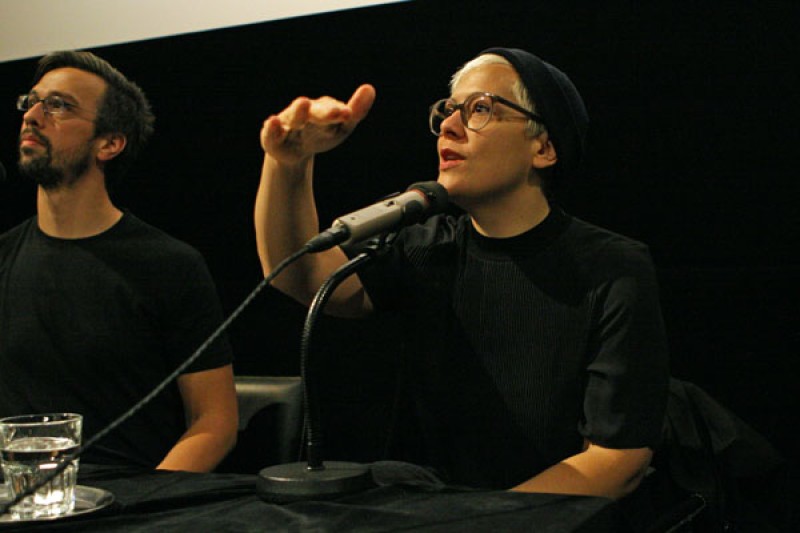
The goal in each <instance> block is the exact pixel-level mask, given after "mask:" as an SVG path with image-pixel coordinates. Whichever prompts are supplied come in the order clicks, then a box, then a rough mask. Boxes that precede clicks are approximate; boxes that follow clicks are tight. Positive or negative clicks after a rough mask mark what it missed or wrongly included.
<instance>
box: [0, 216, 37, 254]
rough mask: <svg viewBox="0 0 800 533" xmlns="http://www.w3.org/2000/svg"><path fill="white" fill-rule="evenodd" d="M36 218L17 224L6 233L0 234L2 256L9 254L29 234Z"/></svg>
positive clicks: (0, 252)
mask: <svg viewBox="0 0 800 533" xmlns="http://www.w3.org/2000/svg"><path fill="white" fill-rule="evenodd" d="M35 221H36V217H31V218H29V219H27V220H24V221H23V222H21V223H19V224H17V225H16V226H14V227H13V228H11V229H9V230H8V231H6V232H4V233H0V254H7V253H9V251H10V250H11V249H12V248H14V247H15V246H16V244H17V243H19V242H20V241H21V240H23V239H24V238H25V236H26V235H27V234H28V232H29V230H30V228H31V224H34V223H35Z"/></svg>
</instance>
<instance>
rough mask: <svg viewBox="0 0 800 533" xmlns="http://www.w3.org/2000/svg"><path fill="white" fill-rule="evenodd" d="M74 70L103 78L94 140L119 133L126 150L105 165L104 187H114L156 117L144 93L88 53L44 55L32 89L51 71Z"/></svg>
mask: <svg viewBox="0 0 800 533" xmlns="http://www.w3.org/2000/svg"><path fill="white" fill-rule="evenodd" d="M59 68H76V69H79V70H83V71H86V72H90V73H92V74H95V75H97V76H99V77H100V78H102V79H103V80H104V81H105V82H106V84H107V88H106V91H105V93H104V94H103V97H102V98H101V100H100V102H99V103H98V109H97V117H96V118H95V121H94V124H95V136H99V135H104V134H106V133H119V134H122V135H124V136H125V139H126V144H125V149H124V150H123V151H122V152H121V153H120V154H119V155H118V156H117V157H115V158H114V159H111V160H110V161H108V162H106V165H105V169H104V170H105V176H106V187H108V188H111V186H112V185H113V184H114V183H116V182H117V181H118V180H119V179H120V178H121V177H122V176H124V174H125V172H126V171H127V170H128V168H129V167H130V165H131V163H133V161H134V160H135V159H136V157H137V156H138V155H139V152H140V151H141V150H142V148H143V147H144V145H145V144H146V143H147V140H148V139H149V138H150V135H152V133H153V124H154V122H155V116H154V115H153V112H152V111H151V109H150V103H149V102H148V101H147V97H146V96H145V94H144V91H142V89H141V88H140V87H139V86H138V85H136V84H135V83H133V82H132V81H130V80H129V79H128V78H126V77H125V75H124V74H122V73H121V72H120V71H118V70H117V69H115V68H114V67H112V66H111V64H109V63H108V62H107V61H106V60H104V59H102V58H100V57H98V56H96V55H94V54H93V53H91V52H85V51H72V50H65V51H60V52H53V53H50V54H47V55H46V56H44V57H42V58H41V59H40V60H39V63H38V65H37V68H36V73H35V74H34V78H33V85H36V84H37V83H38V82H39V80H41V79H42V77H43V76H44V75H45V74H47V73H48V72H50V71H51V70H55V69H59Z"/></svg>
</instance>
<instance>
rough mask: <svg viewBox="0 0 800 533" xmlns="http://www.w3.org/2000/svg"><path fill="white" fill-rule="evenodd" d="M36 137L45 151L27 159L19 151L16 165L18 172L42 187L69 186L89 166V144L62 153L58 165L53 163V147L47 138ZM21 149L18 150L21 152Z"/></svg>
mask: <svg viewBox="0 0 800 533" xmlns="http://www.w3.org/2000/svg"><path fill="white" fill-rule="evenodd" d="M37 139H38V140H39V141H40V142H41V143H42V145H43V147H44V149H45V153H44V154H42V155H34V156H31V157H30V158H29V159H27V160H25V159H23V154H22V153H20V158H19V162H18V164H17V167H18V168H19V172H20V174H22V175H23V176H27V177H28V178H30V179H32V180H33V181H34V182H35V183H36V184H37V185H39V186H40V187H42V188H43V189H50V190H52V189H57V188H58V187H60V186H62V185H66V186H69V185H71V184H73V183H75V181H76V180H77V179H78V177H80V176H82V175H83V174H84V173H85V172H86V170H87V169H88V168H89V161H90V160H91V154H90V153H89V146H88V145H85V146H83V147H81V148H80V149H76V150H74V151H72V152H70V153H67V154H62V155H61V157H60V158H59V159H60V160H61V161H60V163H61V164H60V165H56V164H54V163H53V148H52V145H51V144H50V141H49V139H46V138H44V137H42V136H41V135H37ZM22 150H24V149H21V150H20V151H21V152H22Z"/></svg>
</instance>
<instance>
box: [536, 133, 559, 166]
mask: <svg viewBox="0 0 800 533" xmlns="http://www.w3.org/2000/svg"><path fill="white" fill-rule="evenodd" d="M557 162H558V154H556V147H555V146H554V145H553V142H552V141H551V140H550V136H549V135H548V134H547V133H546V132H545V133H542V134H541V135H539V136H538V137H536V138H535V139H533V160H532V161H531V165H532V166H533V168H536V169H540V168H547V167H552V166H553V165H555V164H556V163H557Z"/></svg>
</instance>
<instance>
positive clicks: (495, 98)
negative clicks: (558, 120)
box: [428, 91, 547, 137]
mask: <svg viewBox="0 0 800 533" xmlns="http://www.w3.org/2000/svg"><path fill="white" fill-rule="evenodd" d="M480 96H485V97H488V98H489V99H490V100H491V101H492V107H491V109H490V110H489V117H488V118H487V119H486V123H484V124H483V125H482V126H481V127H479V128H471V127H470V126H469V125H468V124H467V122H468V121H469V117H467V116H466V103H467V102H468V101H469V100H472V99H474V98H477V97H480ZM448 100H451V98H442V99H440V100H436V101H435V102H434V103H433V104H432V105H431V106H430V108H429V112H428V127H429V128H430V130H431V133H433V134H434V135H435V136H437V137H439V136H441V135H442V132H441V129H440V131H439V133H436V131H435V130H434V129H433V117H434V113H438V114H439V115H443V113H441V112H439V111H438V110H437V109H436V108H437V107H438V106H439V105H440V104H441V103H442V102H447V101H448ZM497 103H501V104H503V105H505V106H507V107H510V108H511V109H513V110H514V111H519V112H520V113H522V114H523V115H525V116H526V117H527V118H528V119H530V120H533V121H535V122H538V123H540V124H542V125H543V126H545V127H547V124H545V122H544V119H543V118H542V117H541V116H540V115H537V114H536V113H534V112H533V111H529V110H527V109H525V108H524V107H522V106H520V105H519V104H516V103H514V102H512V101H511V100H508V99H507V98H503V97H502V96H500V95H497V94H494V93H489V92H480V91H479V92H474V93H472V94H470V95H469V96H467V97H466V98H464V101H463V102H461V103H460V104H456V103H453V110H452V111H451V112H450V114H449V115H444V116H443V117H442V122H444V121H445V120H446V119H447V118H448V117H450V116H452V114H453V113H455V112H456V111H458V112H459V118H460V119H461V124H463V126H464V127H465V128H467V129H468V130H470V131H480V130H482V129H483V128H485V127H486V125H487V124H489V122H491V121H492V117H493V116H494V106H495V104H497ZM470 116H471V115H470Z"/></svg>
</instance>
